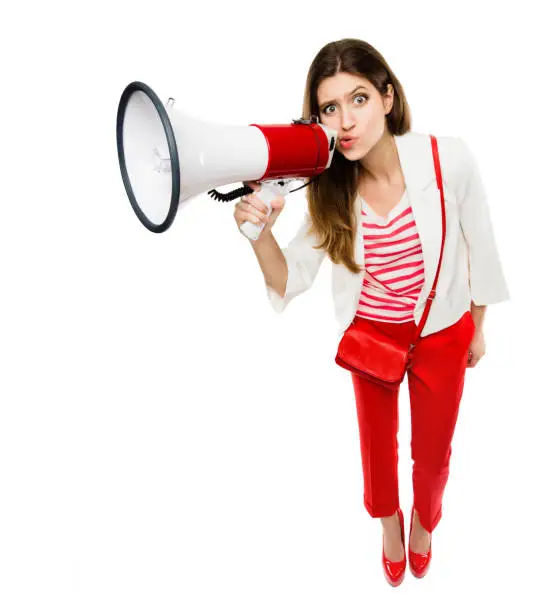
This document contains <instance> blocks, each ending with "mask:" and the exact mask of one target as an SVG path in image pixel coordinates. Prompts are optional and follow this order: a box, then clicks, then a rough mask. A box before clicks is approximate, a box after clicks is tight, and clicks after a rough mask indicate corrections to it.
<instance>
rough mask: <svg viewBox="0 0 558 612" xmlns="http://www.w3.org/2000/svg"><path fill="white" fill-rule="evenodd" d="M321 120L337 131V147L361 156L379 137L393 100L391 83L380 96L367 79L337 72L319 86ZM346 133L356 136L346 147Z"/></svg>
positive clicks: (349, 154) (349, 156)
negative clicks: (386, 90)
mask: <svg viewBox="0 0 558 612" xmlns="http://www.w3.org/2000/svg"><path fill="white" fill-rule="evenodd" d="M317 95H318V108H319V112H320V114H319V117H320V122H321V123H323V124H324V125H326V126H327V127H330V128H332V129H334V130H336V131H337V145H336V148H337V150H338V151H339V152H340V153H342V154H343V155H344V156H345V157H346V158H347V159H350V160H353V161H354V160H358V159H361V158H362V157H364V156H365V155H366V154H367V153H368V151H370V149H371V148H372V147H373V146H374V145H376V144H377V143H378V142H379V140H380V139H381V137H382V135H383V133H384V130H385V124H386V119H385V116H386V114H387V113H389V111H390V110H391V107H392V104H393V87H392V86H391V85H388V94H386V96H385V97H384V98H383V99H382V96H381V95H380V94H379V92H378V90H377V89H376V88H375V87H374V86H373V85H372V83H370V81H369V80H368V79H366V78H365V77H361V76H355V75H353V74H349V73H347V72H338V73H337V74H336V75H335V76H332V77H328V78H327V79H324V80H323V81H322V82H321V83H320V85H319V86H318V91H317ZM345 136H350V137H355V138H356V140H354V141H352V142H351V143H350V144H349V146H348V147H344V146H343V144H342V138H343V137H345Z"/></svg>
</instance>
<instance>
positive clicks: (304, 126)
mask: <svg viewBox="0 0 558 612" xmlns="http://www.w3.org/2000/svg"><path fill="white" fill-rule="evenodd" d="M336 135H337V134H336V132H335V131H334V130H330V129H329V128H326V127H325V126H322V125H321V124H318V123H317V122H316V121H303V120H300V121H295V122H294V123H293V124H292V125H267V126H261V125H256V124H252V125H248V126H229V125H219V124H216V123H210V122H204V121H200V120H198V119H195V118H193V117H190V116H188V115H187V114H185V113H182V112H180V111H178V110H176V109H175V108H174V100H173V99H172V98H169V100H168V102H167V104H166V105H163V103H162V102H161V100H160V99H159V97H158V96H157V95H156V94H155V92H154V91H153V90H152V89H151V88H150V87H149V86H147V85H145V83H141V82H140V81H134V82H133V83H130V84H129V85H128V86H127V87H126V88H125V89H124V91H123V93H122V95H121V97H120V103H119V106H118V113H117V121H116V140H117V148H118V159H119V163H120V171H121V174H122V180H123V182H124V186H125V189H126V193H127V195H128V198H129V200H130V203H131V204H132V207H133V209H134V211H135V213H136V215H137V216H138V218H139V220H140V221H141V222H142V223H143V225H144V226H145V227H146V228H147V229H149V230H151V231H153V232H163V231H165V230H167V229H168V228H169V227H170V225H171V224H172V222H173V221H174V218H175V216H176V212H177V210H178V207H179V205H180V204H181V203H182V202H184V201H185V200H188V199H189V198H192V197H193V196H195V195H197V194H199V193H202V192H203V191H208V190H209V189H212V188H214V187H217V186H220V185H228V184H230V183H234V182H237V181H240V182H245V181H266V180H267V181H272V182H273V181H278V180H279V179H301V178H306V177H309V176H314V175H317V174H319V173H320V172H323V171H324V170H325V169H326V168H328V167H329V165H330V163H331V159H332V157H333V152H334V147H335V139H336ZM279 182H280V186H278V185H275V184H273V185H271V186H270V185H267V189H265V190H264V189H262V190H261V191H260V192H258V197H260V199H262V201H264V202H265V203H266V204H267V205H268V206H269V205H270V203H271V201H272V200H273V199H274V197H276V196H277V194H278V193H288V191H286V190H285V189H284V181H282V180H280V181H279ZM264 187H265V185H264ZM272 187H273V188H272ZM245 189H246V191H245V192H244V193H249V192H250V191H252V190H251V189H250V187H245ZM218 195H220V194H218ZM240 195H242V194H240ZM222 199H227V198H226V197H225V196H223V198H222ZM243 225H246V224H243ZM249 225H253V224H249ZM254 228H256V229H258V226H254ZM254 228H252V229H251V230H250V231H246V232H244V233H246V235H248V236H249V237H250V238H252V239H255V238H257V235H259V229H258V231H254ZM241 229H243V228H241ZM243 231H244V230H243Z"/></svg>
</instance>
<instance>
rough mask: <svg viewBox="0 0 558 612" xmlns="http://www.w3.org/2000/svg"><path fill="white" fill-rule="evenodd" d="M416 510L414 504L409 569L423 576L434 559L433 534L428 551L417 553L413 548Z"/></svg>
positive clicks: (414, 574)
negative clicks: (412, 537) (412, 539)
mask: <svg viewBox="0 0 558 612" xmlns="http://www.w3.org/2000/svg"><path fill="white" fill-rule="evenodd" d="M414 512H415V506H414V504H413V509H412V510H411V527H410V529H409V569H410V570H411V573H412V574H413V576H414V577H415V578H423V577H424V576H425V574H426V572H427V571H428V568H429V567H430V560H431V559H432V535H431V536H430V548H429V549H428V552H426V553H417V552H414V551H412V550H411V533H412V531H413V514H414ZM417 516H418V515H417Z"/></svg>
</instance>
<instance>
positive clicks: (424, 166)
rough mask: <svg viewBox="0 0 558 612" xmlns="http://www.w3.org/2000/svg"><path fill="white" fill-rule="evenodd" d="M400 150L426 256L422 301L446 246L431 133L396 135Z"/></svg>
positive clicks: (430, 286) (432, 281)
mask: <svg viewBox="0 0 558 612" xmlns="http://www.w3.org/2000/svg"><path fill="white" fill-rule="evenodd" d="M395 143H396V145H397V152H398V154H399V161H400V164H401V169H402V171H403V176H404V178H405V184H406V186H407V193H408V196H409V202H410V204H411V209H412V211H413V217H414V220H415V224H416V226H417V232H418V235H419V238H420V242H421V246H422V253H423V258H424V277H425V280H424V286H423V288H422V292H421V294H420V295H419V298H418V302H419V303H422V302H426V298H427V297H428V294H429V293H430V289H431V288H432V285H433V284H434V276H435V275H436V269H437V267H438V260H439V257H440V248H441V246H442V213H441V206H440V191H439V189H438V185H437V183H436V171H435V169H434V158H433V156H432V146H431V143H430V136H429V135H428V134H419V133H416V132H407V133H406V134H403V135H401V136H395Z"/></svg>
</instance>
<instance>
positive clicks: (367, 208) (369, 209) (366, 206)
mask: <svg viewBox="0 0 558 612" xmlns="http://www.w3.org/2000/svg"><path fill="white" fill-rule="evenodd" d="M406 196H407V188H405V191H404V192H403V195H402V196H401V199H400V200H399V202H398V203H397V204H396V205H395V206H394V207H393V208H392V209H391V210H390V211H389V212H388V214H387V215H386V216H385V217H382V216H381V215H379V214H378V213H377V212H375V211H374V210H373V209H372V207H371V206H370V204H368V202H367V201H366V200H365V199H364V198H363V197H362V196H361V195H360V193H359V197H360V201H361V206H362V208H363V209H364V210H365V212H366V215H367V216H368V217H373V218H374V219H376V220H377V221H380V222H381V223H384V224H386V223H389V222H390V221H391V220H392V219H393V217H395V215H397V214H398V213H399V212H400V210H401V207H402V206H403V205H404V204H405V202H406V199H407V198H406Z"/></svg>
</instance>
